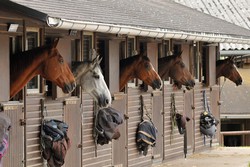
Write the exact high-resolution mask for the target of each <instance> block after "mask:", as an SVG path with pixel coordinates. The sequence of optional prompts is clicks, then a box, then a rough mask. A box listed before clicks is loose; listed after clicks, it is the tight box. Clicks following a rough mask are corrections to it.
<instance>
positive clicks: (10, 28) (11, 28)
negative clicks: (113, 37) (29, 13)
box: [8, 23, 19, 32]
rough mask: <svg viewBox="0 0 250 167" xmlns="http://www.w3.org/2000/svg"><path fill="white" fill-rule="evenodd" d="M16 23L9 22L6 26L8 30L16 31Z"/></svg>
mask: <svg viewBox="0 0 250 167" xmlns="http://www.w3.org/2000/svg"><path fill="white" fill-rule="evenodd" d="M18 26H19V25H18V24H13V23H11V24H9V27H8V32H17V29H18Z"/></svg>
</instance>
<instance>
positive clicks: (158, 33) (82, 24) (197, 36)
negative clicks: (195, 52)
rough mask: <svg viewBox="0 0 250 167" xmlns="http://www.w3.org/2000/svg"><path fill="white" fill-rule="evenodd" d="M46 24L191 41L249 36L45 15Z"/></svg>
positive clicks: (239, 39)
mask: <svg viewBox="0 0 250 167" xmlns="http://www.w3.org/2000/svg"><path fill="white" fill-rule="evenodd" d="M47 24H48V26H50V27H54V28H60V29H73V30H81V31H94V32H102V33H111V34H121V35H131V36H144V37H152V38H163V39H171V38H172V39H184V40H193V41H206V42H216V43H222V42H225V43H239V44H250V37H249V38H244V37H235V36H230V35H224V34H214V33H201V32H184V31H175V30H169V29H160V28H156V29H152V28H141V27H135V26H125V25H116V24H105V23H96V22H87V21H75V20H67V19H62V18H55V17H50V16H48V17H47Z"/></svg>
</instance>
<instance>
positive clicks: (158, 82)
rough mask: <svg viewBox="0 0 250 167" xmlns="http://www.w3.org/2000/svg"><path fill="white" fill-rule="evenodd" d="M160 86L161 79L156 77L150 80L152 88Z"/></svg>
mask: <svg viewBox="0 0 250 167" xmlns="http://www.w3.org/2000/svg"><path fill="white" fill-rule="evenodd" d="M161 87H162V81H161V80H159V79H156V80H154V81H153V82H152V88H153V89H160V88H161Z"/></svg>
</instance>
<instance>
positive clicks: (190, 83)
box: [185, 80, 195, 90]
mask: <svg viewBox="0 0 250 167" xmlns="http://www.w3.org/2000/svg"><path fill="white" fill-rule="evenodd" d="M185 86H186V88H187V89H188V90H190V89H193V88H194V86H195V81H194V80H189V81H187V82H186V84H185Z"/></svg>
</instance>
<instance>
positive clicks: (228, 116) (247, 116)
mask: <svg viewBox="0 0 250 167" xmlns="http://www.w3.org/2000/svg"><path fill="white" fill-rule="evenodd" d="M220 119H250V114H220Z"/></svg>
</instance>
